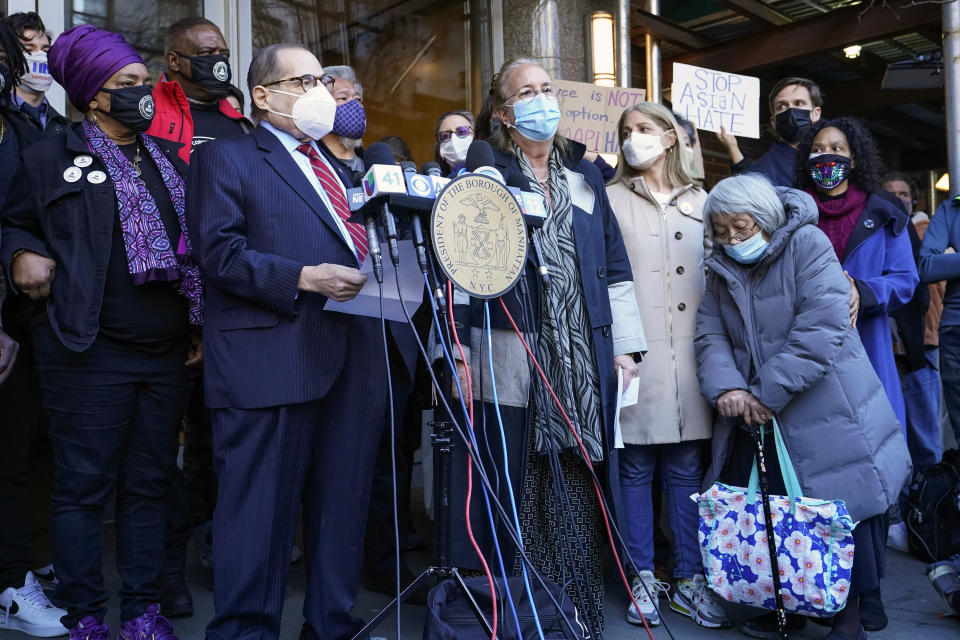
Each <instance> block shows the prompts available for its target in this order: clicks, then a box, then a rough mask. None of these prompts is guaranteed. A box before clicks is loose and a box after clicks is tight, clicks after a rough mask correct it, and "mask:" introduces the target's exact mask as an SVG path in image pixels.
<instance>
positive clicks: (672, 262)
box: [607, 102, 730, 628]
mask: <svg viewBox="0 0 960 640" xmlns="http://www.w3.org/2000/svg"><path fill="white" fill-rule="evenodd" d="M618 130H619V137H620V146H621V151H620V163H619V165H618V169H617V175H616V177H615V178H614V179H613V181H612V182H611V184H610V186H608V187H607V195H608V196H609V198H610V205H611V207H612V208H613V212H614V214H615V215H616V217H617V222H618V223H619V224H620V231H621V233H622V234H623V241H624V244H625V245H626V249H627V254H628V255H629V257H630V264H631V266H632V267H633V274H634V290H635V292H636V296H637V302H638V304H639V308H640V316H641V318H642V320H643V326H644V328H645V330H646V333H647V349H648V350H647V353H646V355H645V357H644V359H643V362H642V363H641V365H640V371H639V373H638V374H637V378H638V379H639V385H640V392H639V402H637V404H636V405H633V406H631V407H627V408H624V409H623V410H622V412H621V414H620V426H621V433H622V436H623V441H624V449H623V450H622V451H621V452H620V487H621V492H622V497H623V511H624V522H625V523H626V536H625V538H626V543H627V547H628V551H629V552H630V555H631V558H632V559H633V562H634V564H635V565H636V569H637V571H639V575H638V576H636V577H635V578H634V584H633V586H634V595H635V596H636V600H637V604H639V605H640V611H641V612H642V613H643V616H644V617H645V618H646V619H647V622H648V623H649V622H654V623H659V615H658V612H657V611H656V608H655V607H654V600H653V599H655V598H656V593H657V591H660V590H666V589H667V588H668V586H667V585H665V584H663V583H661V582H659V581H657V580H656V579H655V578H654V575H653V530H654V527H655V522H654V517H653V500H652V496H653V491H654V490H659V488H657V489H655V488H654V487H653V486H652V485H653V477H654V472H655V470H656V469H657V467H658V466H659V468H660V476H661V478H662V480H663V485H664V489H665V492H666V502H665V503H664V507H665V508H666V509H667V510H668V515H669V518H670V524H671V528H672V529H673V550H674V559H675V562H674V578H675V585H674V588H673V589H672V591H673V593H672V598H671V601H670V608H671V609H672V610H673V611H676V612H678V613H681V614H683V615H687V616H689V617H691V618H693V619H694V620H695V621H696V622H697V623H698V624H700V625H703V626H705V627H711V628H723V627H727V626H729V625H730V620H729V618H728V617H727V616H726V614H725V613H724V610H723V608H722V607H721V606H720V603H719V600H718V599H717V598H716V596H714V595H713V594H712V592H710V590H709V589H707V588H706V583H705V581H704V578H703V566H702V564H701V560H700V547H699V543H698V542H697V524H698V520H697V518H698V516H697V508H696V505H695V504H694V503H693V502H692V501H691V500H690V495H691V494H693V493H697V492H699V490H700V482H701V480H702V479H703V468H702V465H701V455H702V452H703V446H704V444H705V443H706V442H707V441H708V439H709V438H710V435H711V432H712V430H713V414H712V408H711V407H710V405H709V403H708V402H707V401H706V400H705V399H704V398H703V397H702V396H701V395H700V384H699V381H698V379H697V365H696V359H695V354H694V348H693V338H694V335H695V333H696V331H695V330H696V314H697V306H698V305H699V304H700V298H701V296H702V295H703V289H704V272H703V260H704V232H703V216H702V215H701V213H702V208H703V203H704V200H706V193H704V191H703V190H701V189H700V188H699V187H698V186H696V184H695V180H694V178H693V177H692V175H691V163H692V157H691V154H690V151H689V150H688V149H687V148H686V147H684V145H683V142H682V138H681V137H680V136H681V135H682V134H681V133H680V132H679V129H678V125H677V122H676V120H675V119H674V117H673V115H672V114H671V113H670V111H669V110H668V109H667V108H665V107H663V106H661V105H659V104H656V103H652V102H644V103H640V104H637V105H634V106H633V107H630V108H628V109H627V110H626V111H625V112H624V113H623V115H622V116H621V117H620V122H619V126H618ZM651 596H652V598H651ZM627 621H628V622H632V623H634V624H640V623H641V622H640V616H639V615H638V614H637V611H636V609H635V608H634V607H633V605H632V604H631V605H630V607H629V608H628V610H627Z"/></svg>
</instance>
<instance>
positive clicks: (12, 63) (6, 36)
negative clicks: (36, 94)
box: [0, 22, 27, 89]
mask: <svg viewBox="0 0 960 640" xmlns="http://www.w3.org/2000/svg"><path fill="white" fill-rule="evenodd" d="M0 50H2V51H3V52H4V53H6V54H7V67H9V68H10V71H12V72H13V81H14V83H18V82H19V81H20V76H22V75H23V74H25V73H26V72H27V61H26V60H25V59H24V57H23V47H21V46H20V39H19V38H17V34H16V33H15V32H14V31H13V29H11V28H10V27H9V26H7V25H6V24H4V23H3V22H0ZM7 89H9V87H7Z"/></svg>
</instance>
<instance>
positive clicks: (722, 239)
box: [713, 222, 760, 244]
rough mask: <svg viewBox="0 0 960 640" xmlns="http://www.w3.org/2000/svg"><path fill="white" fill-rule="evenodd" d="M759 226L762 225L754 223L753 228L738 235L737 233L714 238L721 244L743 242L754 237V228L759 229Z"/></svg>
mask: <svg viewBox="0 0 960 640" xmlns="http://www.w3.org/2000/svg"><path fill="white" fill-rule="evenodd" d="M759 226H760V225H758V224H757V223H756V222H754V223H753V226H752V227H750V228H749V229H745V230H743V231H740V232H738V233H735V234H733V235H732V236H717V235H715V236H713V239H714V240H716V241H717V242H719V243H720V244H730V243H731V242H733V241H734V240H736V241H737V242H743V241H744V240H747V239H749V238H750V237H751V236H752V235H753V230H754V228H756V227H759Z"/></svg>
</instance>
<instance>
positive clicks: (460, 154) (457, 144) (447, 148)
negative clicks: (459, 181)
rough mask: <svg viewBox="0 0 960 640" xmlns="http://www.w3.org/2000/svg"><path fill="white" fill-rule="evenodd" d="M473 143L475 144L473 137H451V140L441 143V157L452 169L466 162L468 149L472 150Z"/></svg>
mask: <svg viewBox="0 0 960 640" xmlns="http://www.w3.org/2000/svg"><path fill="white" fill-rule="evenodd" d="M471 142H473V136H467V137H466V138H460V137H458V136H456V135H451V136H450V139H449V140H447V141H446V142H441V143H440V157H441V158H443V159H444V160H446V161H447V164H449V165H450V166H451V167H455V166H456V165H458V164H461V163H463V162H466V160H467V149H469V148H470V143H471Z"/></svg>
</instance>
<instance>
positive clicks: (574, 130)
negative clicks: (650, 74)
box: [554, 80, 646, 153]
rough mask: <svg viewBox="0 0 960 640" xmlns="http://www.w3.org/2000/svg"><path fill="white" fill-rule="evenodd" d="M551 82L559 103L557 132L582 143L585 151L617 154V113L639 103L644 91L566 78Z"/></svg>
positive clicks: (618, 148) (618, 116) (618, 115)
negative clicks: (554, 86) (585, 148)
mask: <svg viewBox="0 0 960 640" xmlns="http://www.w3.org/2000/svg"><path fill="white" fill-rule="evenodd" d="M554 84H555V85H556V86H557V94H558V95H557V99H558V100H559V102H560V128H559V132H560V135H562V136H563V137H565V138H569V139H570V140H576V141H577V142H582V143H583V144H584V145H586V147H587V150H588V151H596V152H598V153H617V152H618V151H619V150H620V143H619V141H618V138H617V122H618V121H619V120H620V114H621V113H623V110H624V109H626V108H627V107H629V106H632V105H634V104H636V103H638V102H643V101H644V98H645V95H646V93H645V92H644V90H643V89H629V88H625V87H601V86H599V85H595V84H589V83H586V82H572V81H569V80H555V81H554Z"/></svg>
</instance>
